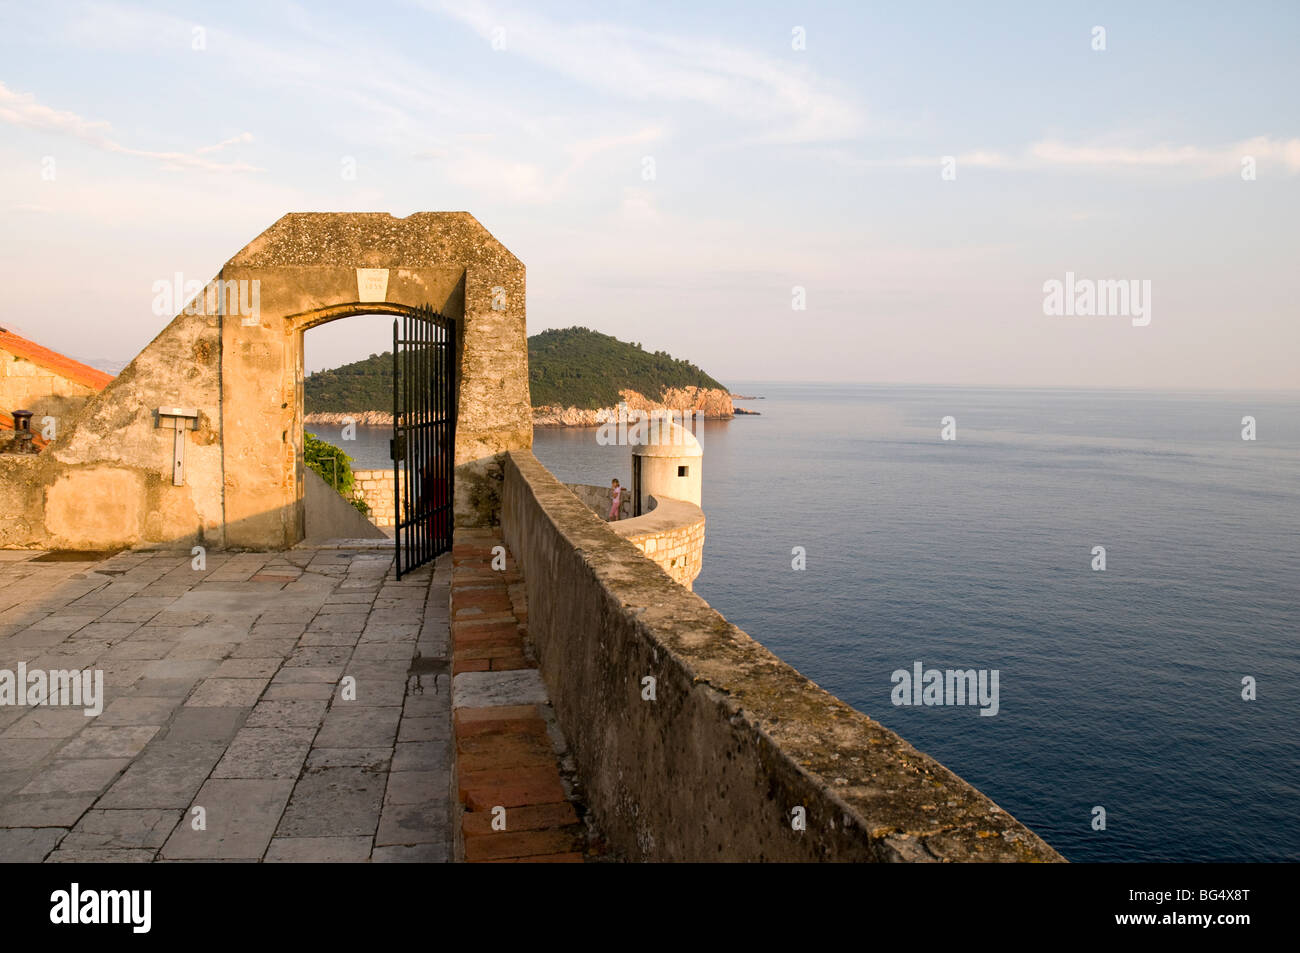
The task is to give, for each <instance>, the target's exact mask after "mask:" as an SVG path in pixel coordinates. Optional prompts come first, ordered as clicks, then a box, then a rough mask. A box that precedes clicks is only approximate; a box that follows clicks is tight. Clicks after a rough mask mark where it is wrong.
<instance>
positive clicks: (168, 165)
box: [0, 82, 261, 172]
mask: <svg viewBox="0 0 1300 953" xmlns="http://www.w3.org/2000/svg"><path fill="white" fill-rule="evenodd" d="M0 122H7V123H10V124H12V125H15V126H23V127H25V128H27V129H36V130H38V131H41V132H49V133H54V134H56V135H63V136H72V137H73V138H76V139H80V140H81V141H82V142H85V143H88V144H89V145H91V146H94V147H95V148H97V149H102V150H104V151H105V152H114V153H118V154H120V155H128V156H137V157H140V158H143V159H152V160H155V161H158V162H161V163H162V167H163V168H164V169H167V170H177V169H197V170H200V171H204V172H259V171H261V170H260V169H258V168H257V167H256V166H252V165H249V164H248V163H246V162H214V161H212V160H210V159H205V158H203V156H204V155H206V154H209V153H212V152H216V151H217V150H219V149H224V148H226V147H227V146H230V145H234V144H236V143H241V142H251V141H252V138H253V137H252V135H251V134H249V133H247V132H245V133H242V134H240V135H238V136H234V137H232V138H230V139H227V140H225V141H224V142H218V143H215V144H214V145H209V146H201V147H199V148H198V149H196V150H194V151H193V152H157V151H153V150H149V149H135V148H132V147H130V146H126V145H123V144H122V143H120V142H118V141H117V140H116V139H113V138H111V137H110V135H109V128H110V127H109V124H108V123H107V122H105V121H103V120H91V119H86V118H84V117H82V116H78V115H77V114H76V113H73V112H68V111H67V110H62V109H55V108H53V107H51V106H46V105H45V104H43V103H40V102H37V100H36V97H35V96H33V95H32V94H30V93H19V92H16V91H14V90H12V89H10V88H9V87H8V86H6V85H5V84H4V83H3V82H0Z"/></svg>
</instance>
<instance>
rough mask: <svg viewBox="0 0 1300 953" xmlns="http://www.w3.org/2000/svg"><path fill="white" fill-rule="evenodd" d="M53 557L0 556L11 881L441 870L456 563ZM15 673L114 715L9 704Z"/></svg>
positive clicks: (319, 553)
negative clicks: (250, 867)
mask: <svg viewBox="0 0 1300 953" xmlns="http://www.w3.org/2000/svg"><path fill="white" fill-rule="evenodd" d="M41 555H42V554H40V553H38V552H13V551H4V552H0V701H3V702H4V703H3V704H0V861H41V860H46V861H155V860H156V861H204V860H242V861H258V860H263V861H366V860H370V861H376V862H379V861H434V862H441V861H446V860H448V859H450V851H451V845H452V836H451V834H452V827H451V825H452V816H451V810H450V809H451V774H450V759H451V753H450V745H451V700H450V673H449V671H448V654H449V623H448V611H449V605H448V604H449V583H450V559H449V558H448V557H447V556H444V557H442V559H441V560H439V562H438V564H437V568H436V569H435V568H434V567H430V566H426V567H423V568H422V569H420V570H417V571H415V572H413V573H411V574H410V575H409V576H405V577H403V579H402V580H401V581H400V582H398V581H397V580H396V579H395V578H394V575H393V573H392V568H391V567H392V553H391V550H390V549H389V548H388V546H385V547H384V548H383V549H366V548H364V547H362V546H360V545H358V546H349V545H347V544H344V545H343V546H342V548H331V549H325V548H321V549H297V550H291V551H288V552H282V553H216V552H214V553H208V554H207V555H206V563H205V564H204V565H203V566H201V567H200V568H195V566H196V564H197V560H195V559H194V558H193V557H191V556H190V555H188V554H178V553H145V552H128V553H122V554H119V555H116V556H113V557H111V558H109V559H106V560H104V561H100V562H42V561H39V560H38V559H37V557H40V556H41ZM20 663H25V664H26V668H27V671H28V672H29V673H30V672H33V671H48V670H83V671H85V670H90V671H98V672H102V673H103V686H104V699H103V710H102V713H101V714H99V715H98V716H95V717H87V715H86V714H85V713H84V712H83V709H82V707H80V706H77V707H72V706H60V707H54V706H51V705H40V706H38V707H31V706H27V705H20V704H14V703H12V701H13V700H12V698H11V699H10V700H8V701H5V700H4V698H3V679H4V676H5V671H6V670H8V671H9V672H11V673H16V672H17V670H18V667H19V664H20ZM13 681H14V678H13V676H12V675H11V676H10V681H9V684H10V685H11V686H12V684H13ZM199 809H201V810H199Z"/></svg>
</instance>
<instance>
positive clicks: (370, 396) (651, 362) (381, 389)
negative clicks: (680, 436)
mask: <svg viewBox="0 0 1300 953" xmlns="http://www.w3.org/2000/svg"><path fill="white" fill-rule="evenodd" d="M528 383H529V386H530V387H531V389H532V398H533V406H534V407H543V406H553V405H558V406H560V407H579V408H582V409H595V408H599V407H612V406H614V405H615V404H617V403H618V400H619V391H620V390H634V391H636V392H637V393H640V394H644V395H645V396H646V397H649V398H650V399H651V400H658V399H659V398H660V397H661V396H663V393H664V391H665V390H667V389H668V388H670V387H691V386H694V387H706V388H718V389H720V390H725V389H726V388H724V387H723V386H722V384H720V383H718V382H717V381H716V380H714V379H713V378H712V377H710V376H709V375H708V374H706V373H704V371H702V370H700V369H699V368H698V367H696V366H695V365H694V364H692V363H691V362H690V361H680V360H677V359H676V358H674V357H673V356H672V355H670V354H668V353H666V352H664V351H655V352H654V353H653V354H652V353H650V352H648V351H645V350H643V349H642V347H641V345H640V344H629V343H627V342H626V341H620V340H618V338H615V337H612V336H610V335H608V334H601V333H600V332H599V331H591V330H588V329H587V328H565V329H563V330H557V331H543V332H542V333H540V334H534V335H533V336H532V337H530V338H529V339H528ZM303 393H304V398H303V402H304V404H305V405H306V406H305V410H306V412H307V413H309V414H315V413H335V414H349V413H361V412H363V411H367V410H382V411H388V412H390V413H391V412H392V409H393V355H392V353H391V352H385V353H383V354H371V355H370V356H369V357H368V358H366V359H365V360H363V361H357V362H355V363H353V364H344V365H343V366H342V367H336V368H333V369H332V370H328V371H319V372H317V373H315V374H312V375H311V376H310V377H308V378H307V379H306V381H305V382H304V385H303ZM327 479H328V477H327Z"/></svg>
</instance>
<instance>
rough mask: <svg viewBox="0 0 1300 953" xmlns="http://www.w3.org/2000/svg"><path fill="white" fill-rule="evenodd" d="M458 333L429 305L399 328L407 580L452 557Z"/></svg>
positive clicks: (398, 438)
mask: <svg viewBox="0 0 1300 953" xmlns="http://www.w3.org/2000/svg"><path fill="white" fill-rule="evenodd" d="M399 325H401V327H400V328H399V327H398V326H399ZM399 331H400V333H399ZM454 332H455V328H454V326H453V325H452V322H451V321H450V320H448V319H447V318H445V317H443V316H442V315H441V314H439V313H438V312H437V311H434V310H433V308H431V307H429V306H428V305H425V306H424V307H423V308H420V309H418V310H417V311H416V312H415V313H413V314H405V315H403V316H402V317H400V318H397V319H395V320H394V321H393V442H392V451H391V452H392V457H393V477H394V479H393V485H394V491H393V492H394V496H395V500H394V502H395V506H394V525H395V527H396V542H397V560H396V564H397V578H399V579H400V578H402V574H403V573H407V572H410V571H411V570H412V569H414V568H415V567H416V566H420V565H423V564H424V563H427V562H429V561H430V560H431V559H434V558H435V557H437V556H438V555H440V554H441V553H445V552H448V551H450V550H451V533H452V496H453V486H454V482H453V481H454V474H453V460H454V456H455V446H456V433H455V430H456V408H455V396H456V394H455V388H454V377H455V375H454V374H453V369H454V367H455V364H454V361H453V358H454V350H455V334H454Z"/></svg>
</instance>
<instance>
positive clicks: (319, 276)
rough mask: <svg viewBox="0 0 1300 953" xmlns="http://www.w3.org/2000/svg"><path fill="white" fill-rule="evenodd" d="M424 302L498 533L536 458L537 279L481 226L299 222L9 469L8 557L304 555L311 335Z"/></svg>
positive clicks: (330, 217) (2, 461) (441, 215)
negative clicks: (528, 458) (519, 479)
mask: <svg viewBox="0 0 1300 953" xmlns="http://www.w3.org/2000/svg"><path fill="white" fill-rule="evenodd" d="M425 304H428V305H432V306H433V307H434V308H435V309H436V310H438V311H440V312H442V313H443V314H444V315H445V316H447V317H448V318H450V319H452V320H453V321H454V323H455V328H456V342H457V357H456V361H455V374H456V395H457V418H456V444H455V463H456V479H455V509H456V522H457V525H460V526H478V525H484V524H487V523H490V522H491V521H492V520H494V519H495V518H496V514H497V513H498V512H499V509H500V485H501V474H502V462H503V459H504V454H505V453H506V452H507V451H510V450H517V449H526V448H529V447H531V446H532V417H531V410H530V405H529V395H528V347H527V340H526V331H525V287H524V266H523V264H522V263H521V262H520V261H519V259H517V258H516V257H515V256H514V255H512V254H511V253H510V252H509V251H508V250H507V249H506V248H505V247H504V246H503V245H502V244H501V243H500V242H498V241H497V240H496V239H495V238H493V237H492V235H491V234H490V233H488V231H487V230H486V229H484V228H483V226H482V225H480V224H479V223H478V221H476V220H475V219H474V217H473V216H471V215H470V214H469V213H467V212H421V213H417V214H414V215H410V216H408V217H406V218H402V219H398V218H394V217H393V216H391V215H388V214H383V213H373V214H371V213H366V214H317V213H297V214H289V215H285V216H284V217H283V218H281V219H280V220H279V221H277V222H276V223H275V224H274V225H272V226H271V227H270V228H269V229H267V230H266V231H265V232H263V233H262V234H261V235H259V236H258V237H257V238H255V239H254V240H253V241H252V242H250V243H249V244H248V245H247V246H245V247H244V248H243V249H242V250H241V251H240V252H239V253H238V254H236V255H235V256H234V257H233V258H231V259H230V261H228V262H227V263H226V264H225V266H224V267H223V268H222V269H221V271H220V273H219V274H218V275H217V276H216V278H214V279H213V280H212V281H211V282H209V284H208V285H207V286H206V288H204V289H203V291H202V293H201V294H199V295H196V296H195V297H194V299H193V300H191V301H190V302H189V303H188V304H187V306H186V307H185V309H184V310H183V311H182V312H181V313H180V314H178V315H177V316H176V317H175V318H174V319H173V320H172V321H171V323H170V324H168V325H167V327H166V328H164V329H163V331H162V332H161V333H160V334H159V335H158V336H157V337H156V338H155V339H154V340H153V341H152V342H151V343H150V344H149V345H148V346H147V347H146V348H145V349H144V350H143V351H142V352H141V353H140V354H139V355H138V356H137V357H136V358H135V360H134V361H132V362H131V363H130V364H129V365H128V366H127V367H126V368H125V369H124V370H123V371H122V373H121V374H119V375H118V376H117V378H116V379H114V380H113V382H112V383H111V384H109V385H108V386H107V387H106V388H105V389H104V390H103V391H101V392H100V393H99V394H97V395H96V396H95V397H93V398H92V399H91V400H90V401H89V402H88V403H87V404H86V406H85V407H84V408H83V409H82V410H81V411H80V412H79V413H78V414H77V416H75V417H74V418H73V419H72V420H71V421H67V422H61V423H62V424H63V426H61V428H60V435H59V436H58V438H57V439H56V440H55V441H54V442H53V443H52V444H51V445H50V446H49V447H48V448H47V449H46V450H45V451H44V452H42V453H41V454H40V455H39V456H26V457H18V456H3V455H0V547H3V548H42V549H81V550H87V549H117V548H121V547H136V546H176V547H187V546H192V545H197V544H201V545H205V546H208V547H214V548H247V549H281V548H286V547H289V546H293V545H294V544H296V543H297V542H299V541H300V540H301V539H302V538H303V534H304V524H305V520H304V514H303V495H304V490H303V487H304V479H303V473H304V465H303V459H302V415H303V412H302V393H303V333H304V332H305V331H307V330H308V329H310V328H313V327H315V326H316V325H319V324H323V323H325V322H327V321H334V320H337V319H340V318H346V317H349V316H352V315H357V314H374V313H378V314H392V315H401V314H404V313H408V312H411V311H413V310H414V309H415V308H417V307H419V306H421V305H425ZM160 410H161V411H163V413H161V414H160V413H159V411H160ZM169 410H170V411H176V412H177V413H176V414H175V415H169V414H168V413H167V411H169ZM173 427H181V428H182V430H183V434H182V440H181V441H179V442H180V443H181V444H182V445H183V454H184V471H183V481H184V482H183V484H182V485H175V483H174V480H173V456H174V453H173V440H174V438H175V430H174V429H172V428H173Z"/></svg>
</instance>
